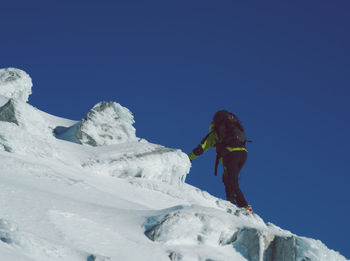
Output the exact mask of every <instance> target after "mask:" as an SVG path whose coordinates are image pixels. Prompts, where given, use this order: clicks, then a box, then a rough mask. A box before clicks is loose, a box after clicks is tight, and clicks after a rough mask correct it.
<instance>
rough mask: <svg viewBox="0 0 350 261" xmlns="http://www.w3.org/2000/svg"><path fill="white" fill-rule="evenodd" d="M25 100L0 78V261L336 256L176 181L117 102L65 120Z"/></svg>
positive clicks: (177, 155) (173, 153) (12, 80)
mask: <svg viewBox="0 0 350 261" xmlns="http://www.w3.org/2000/svg"><path fill="white" fill-rule="evenodd" d="M30 93H31V80H30V77H29V76H28V75H27V74H26V73H24V72H23V71H21V70H18V69H13V68H10V69H3V70H0V168H1V169H0V260H6V261H51V260H53V261H54V260H65V261H80V260H81V261H118V260H123V261H128V260H130V261H139V260H146V261H148V260H149V261H169V260H173V261H174V260H176V261H197V260H198V261H201V260H203V261H226V260H227V261H228V260H235V261H247V260H249V261H311V260H313V261H316V260H317V261H318V260H324V261H344V260H346V259H345V258H344V257H343V256H341V255H340V254H339V253H337V252H335V251H332V250H329V249H327V247H326V246H325V245H324V244H322V243H321V242H320V241H316V240H313V239H308V238H303V237H299V236H296V235H294V234H292V233H291V232H289V231H285V230H283V229H280V228H278V227H276V226H275V225H272V224H270V223H267V224H266V223H265V222H264V221H263V220H262V219H261V218H259V217H258V216H257V215H250V214H248V213H247V212H245V211H242V210H241V209H238V208H236V207H235V206H233V205H232V204H230V203H229V202H227V201H225V200H221V199H218V198H215V197H213V196H211V195H209V194H208V193H206V192H204V191H201V190H199V189H197V188H194V187H192V186H190V185H188V184H186V183H185V182H184V181H185V179H186V175H187V173H188V172H189V169H190V162H189V160H188V157H187V155H186V154H185V153H183V152H181V151H180V150H178V149H171V148H166V147H164V146H161V145H156V144H152V143H149V142H147V141H146V140H144V139H140V138H137V137H136V130H135V128H134V127H133V123H134V118H133V115H132V113H131V112H130V111H129V110H128V109H127V108H125V107H123V106H121V105H120V104H118V103H116V102H100V103H98V104H96V105H95V106H94V107H93V108H92V110H91V111H90V112H88V113H87V115H86V117H85V118H84V119H82V120H80V121H72V120H68V119H63V118H59V117H55V116H52V115H50V114H47V113H45V112H42V111H40V110H38V109H36V108H34V107H32V106H31V105H30V104H28V103H27V100H28V96H29V94H30Z"/></svg>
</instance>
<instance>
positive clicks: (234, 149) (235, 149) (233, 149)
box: [226, 147, 248, 152]
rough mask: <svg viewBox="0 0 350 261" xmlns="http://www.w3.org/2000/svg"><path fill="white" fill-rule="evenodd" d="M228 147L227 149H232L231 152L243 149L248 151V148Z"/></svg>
mask: <svg viewBox="0 0 350 261" xmlns="http://www.w3.org/2000/svg"><path fill="white" fill-rule="evenodd" d="M226 149H227V150H228V151H230V152H231V151H240V150H243V151H246V152H248V151H247V149H246V148H231V147H226Z"/></svg>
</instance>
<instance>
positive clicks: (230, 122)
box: [213, 110, 247, 148]
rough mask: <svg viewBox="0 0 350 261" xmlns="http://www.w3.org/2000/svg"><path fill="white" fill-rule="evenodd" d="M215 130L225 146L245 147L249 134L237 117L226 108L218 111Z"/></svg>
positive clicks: (215, 116)
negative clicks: (247, 134)
mask: <svg viewBox="0 0 350 261" xmlns="http://www.w3.org/2000/svg"><path fill="white" fill-rule="evenodd" d="M213 123H214V130H215V131H216V133H217V134H218V135H219V139H220V140H221V141H220V142H219V143H220V144H222V145H221V146H224V147H233V148H235V147H245V144H246V142H247V136H246V134H245V132H244V129H243V127H242V125H241V123H240V122H239V120H238V119H237V117H236V116H235V115H234V114H233V113H231V112H228V111H226V110H222V111H218V112H217V113H215V115H214V120H213Z"/></svg>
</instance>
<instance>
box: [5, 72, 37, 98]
mask: <svg viewBox="0 0 350 261" xmlns="http://www.w3.org/2000/svg"><path fill="white" fill-rule="evenodd" d="M32 86H33V84H32V79H31V78H30V77H29V75H28V74H26V73H25V72H24V71H22V70H19V69H15V68H6V69H0V95H2V96H5V97H8V98H12V99H14V100H20V101H23V102H27V101H28V97H29V95H30V94H31V93H32Z"/></svg>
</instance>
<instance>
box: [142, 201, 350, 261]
mask: <svg viewBox="0 0 350 261" xmlns="http://www.w3.org/2000/svg"><path fill="white" fill-rule="evenodd" d="M227 210H230V211H226V212H221V211H217V210H214V209H211V210H210V209H207V208H203V207H198V206H191V207H174V208H173V209H169V210H168V211H167V213H165V214H164V213H161V214H160V215H158V216H153V217H149V218H148V219H147V220H146V222H145V224H144V227H145V235H146V236H147V237H148V238H149V239H151V240H152V241H155V242H158V243H162V244H165V245H167V246H168V249H169V258H170V260H176V261H185V260H191V258H194V260H216V259H215V258H214V257H213V256H215V254H214V253H213V252H214V251H215V250H217V249H220V248H222V250H223V249H225V251H223V252H222V254H224V255H227V256H226V258H224V259H222V260H248V261H311V260H315V261H316V260H317V261H318V260H325V261H326V260H327V261H336V260H344V261H345V260H346V259H343V257H341V256H340V255H339V253H337V252H334V251H330V250H329V249H327V248H326V246H325V245H323V244H322V243H321V242H319V241H316V240H312V239H307V238H303V237H298V236H296V235H294V234H292V233H290V232H289V231H285V230H282V229H280V228H278V227H276V226H274V225H272V224H269V223H268V224H265V223H264V222H263V220H262V219H260V218H258V217H256V216H255V217H252V216H251V215H250V214H248V213H247V211H245V210H240V209H236V210H235V211H231V209H227ZM312 245H313V246H314V247H311V246H312ZM203 248H205V249H212V251H211V252H210V251H209V252H207V253H206V252H205V251H203V250H202V249H203ZM189 249H190V251H189ZM191 256H192V257H191ZM231 258H232V259H231ZM220 260H221V259H220Z"/></svg>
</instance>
